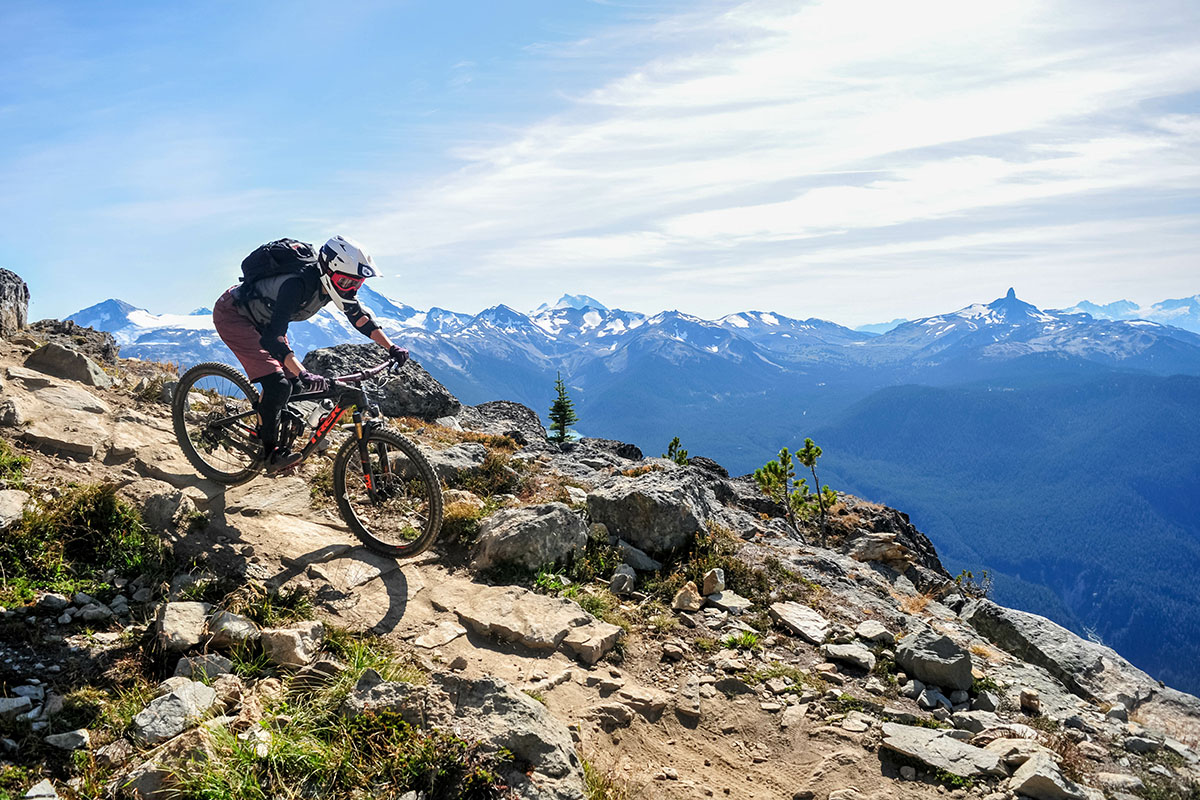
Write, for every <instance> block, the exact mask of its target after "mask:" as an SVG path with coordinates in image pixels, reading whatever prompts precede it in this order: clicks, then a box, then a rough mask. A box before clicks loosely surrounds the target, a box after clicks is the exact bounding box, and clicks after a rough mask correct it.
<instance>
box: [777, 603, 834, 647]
mask: <svg viewBox="0 0 1200 800" xmlns="http://www.w3.org/2000/svg"><path fill="white" fill-rule="evenodd" d="M770 613H771V619H773V620H775V621H776V622H777V623H779V624H780V625H782V626H783V627H785V628H787V629H788V630H790V631H791V632H792V633H794V634H796V635H797V636H800V637H801V638H803V639H805V640H807V641H808V642H810V643H811V644H823V643H824V641H825V637H826V636H828V635H829V620H827V619H825V618H824V617H823V616H821V615H820V614H818V613H817V612H816V611H813V610H812V609H811V608H809V607H808V606H806V605H804V604H802V603H796V602H793V601H790V600H789V601H787V602H784V603H772V604H771V608H770Z"/></svg>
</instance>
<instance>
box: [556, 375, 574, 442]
mask: <svg viewBox="0 0 1200 800" xmlns="http://www.w3.org/2000/svg"><path fill="white" fill-rule="evenodd" d="M554 391H555V392H557V393H558V396H557V397H555V399H554V404H553V405H551V406H550V441H552V442H565V441H566V440H567V436H568V434H569V429H570V427H571V425H573V424H574V423H576V422H578V421H579V416H578V415H577V414H576V413H575V403H574V402H572V401H571V398H570V397H568V396H567V387H566V384H564V383H563V381H562V373H561V372H560V373H558V378H557V379H556V380H555V381H554Z"/></svg>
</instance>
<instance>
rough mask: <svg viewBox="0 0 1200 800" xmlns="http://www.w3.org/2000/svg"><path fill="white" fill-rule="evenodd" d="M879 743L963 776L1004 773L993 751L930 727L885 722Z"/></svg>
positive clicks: (998, 758)
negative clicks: (881, 740) (961, 740)
mask: <svg viewBox="0 0 1200 800" xmlns="http://www.w3.org/2000/svg"><path fill="white" fill-rule="evenodd" d="M881 746H882V747H883V749H885V750H891V751H892V752H895V753H900V754H901V755H903V756H907V757H909V758H915V759H917V760H918V761H920V762H921V763H923V764H926V765H927V766H929V767H932V768H933V769H937V770H945V771H946V772H949V773H951V774H953V775H958V776H959V777H962V778H981V777H987V776H993V775H1004V774H1006V773H1005V769H1004V767H1003V766H1001V764H1000V757H999V756H997V755H996V754H995V753H991V752H988V751H987V750H984V749H983V748H980V747H974V746H973V745H969V744H966V743H965V742H960V741H958V740H957V739H954V738H952V737H950V736H947V735H945V734H944V733H942V732H941V731H936V730H930V729H929V728H918V727H915V726H911V725H899V724H897V723H894V722H885V723H884V725H883V742H882V743H881Z"/></svg>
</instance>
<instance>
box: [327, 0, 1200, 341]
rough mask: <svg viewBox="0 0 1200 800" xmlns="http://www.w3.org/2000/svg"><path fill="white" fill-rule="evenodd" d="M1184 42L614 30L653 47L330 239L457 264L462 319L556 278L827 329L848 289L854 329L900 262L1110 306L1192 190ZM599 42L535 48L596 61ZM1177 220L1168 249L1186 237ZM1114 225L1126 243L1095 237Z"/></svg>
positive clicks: (1155, 290)
mask: <svg viewBox="0 0 1200 800" xmlns="http://www.w3.org/2000/svg"><path fill="white" fill-rule="evenodd" d="M1198 29H1200V19H1198V17H1197V12H1196V11H1194V10H1193V9H1191V8H1190V7H1189V5H1188V4H1182V3H1173V2H1156V3H1151V4H1150V6H1149V7H1148V6H1146V5H1138V6H1137V7H1134V6H1130V5H1128V4H1120V3H1097V2H1076V1H1075V0H1063V1H1062V2H1054V3H1047V2H1033V0H1027V1H1026V2H1020V1H1019V0H1018V1H1017V2H1011V3H1000V4H977V3H962V2H953V1H951V0H917V1H916V2H911V3H902V4H901V3H894V2H889V1H888V0H825V1H824V2H810V3H806V4H802V5H797V4H794V3H784V2H749V3H742V4H736V5H734V4H728V3H718V4H711V5H707V6H704V7H703V8H702V9H700V10H698V11H690V12H687V13H684V14H680V15H676V16H671V17H667V18H661V19H656V20H649V21H647V22H645V23H644V24H641V25H639V26H636V27H635V28H634V29H632V30H631V29H629V28H623V29H621V30H620V31H619V35H620V36H622V37H623V38H624V40H625V41H626V42H634V43H640V44H642V45H645V44H647V43H650V44H652V45H653V48H652V49H653V50H654V53H653V54H650V53H646V54H644V56H643V58H642V60H641V61H640V63H639V64H638V66H637V67H636V68H633V69H630V70H629V71H627V72H626V74H623V75H621V76H620V77H618V78H616V79H614V80H612V81H609V82H608V83H606V84H604V85H602V86H597V87H595V88H594V89H593V90H591V91H588V92H584V93H582V94H580V95H578V96H577V97H575V98H573V100H572V103H571V107H570V108H569V109H568V110H567V111H565V112H563V113H561V114H558V115H555V116H553V117H550V118H546V119H542V120H540V121H537V122H534V123H532V124H529V125H527V126H526V127H524V128H522V129H520V130H518V131H513V132H511V133H509V134H507V135H503V136H500V137H497V138H495V140H494V141H492V142H490V143H485V144H483V145H480V144H478V143H476V144H474V145H470V146H467V145H460V146H456V147H454V148H452V154H453V155H454V156H455V157H456V158H458V159H459V161H460V163H461V168H460V169H459V170H458V171H457V172H455V173H452V174H448V175H445V176H443V177H441V178H440V179H438V180H434V181H430V182H427V183H424V184H422V185H418V186H413V187H406V188H405V189H404V190H403V191H400V192H397V193H396V194H395V195H394V196H393V197H391V198H390V199H389V201H388V203H387V205H386V207H382V208H379V209H377V210H376V211H375V212H373V213H371V214H369V215H367V216H365V217H363V218H360V219H357V220H353V221H351V224H352V225H353V226H354V227H355V228H356V230H357V231H358V235H359V236H360V238H362V239H363V240H364V241H369V242H372V243H373V244H374V246H375V247H376V248H377V249H379V250H381V251H383V252H382V255H384V256H385V257H386V258H387V259H388V260H389V261H393V262H394V263H396V264H398V265H407V266H408V268H410V269H412V270H414V274H419V275H425V276H427V277H428V279H430V280H436V278H433V277H430V276H431V275H432V272H431V271H432V270H436V269H437V268H438V265H443V267H449V268H447V269H446V273H449V272H455V273H458V274H457V275H455V276H453V277H449V276H447V277H445V278H444V280H446V281H447V284H446V285H449V283H448V282H449V281H451V280H456V281H458V283H457V284H456V285H455V290H456V291H461V292H463V294H464V296H463V303H464V305H472V304H474V305H476V306H480V305H486V304H488V303H489V302H496V301H501V300H503V301H505V302H510V303H512V304H521V303H525V304H531V303H532V302H533V301H535V300H537V299H539V298H540V296H541V295H543V294H545V293H546V289H545V286H546V285H547V282H548V281H553V283H554V285H556V286H557V285H561V286H563V287H564V288H566V287H570V288H572V289H574V290H581V291H587V292H588V293H590V294H594V295H596V296H600V297H601V299H604V300H606V301H609V300H612V301H616V302H625V303H626V304H628V305H635V306H638V307H646V306H649V307H652V308H653V307H656V306H660V305H672V306H679V307H681V308H686V309H688V310H693V311H698V312H701V313H710V314H716V313H722V312H726V311H731V310H735V309H737V308H742V307H749V306H757V307H773V308H778V309H780V310H782V311H787V312H793V313H803V314H809V313H814V314H822V315H829V314H827V313H826V311H825V309H823V308H822V307H821V305H822V304H823V305H824V306H825V307H826V308H828V307H829V305H830V304H831V303H832V302H833V301H834V300H835V299H836V298H838V297H839V296H840V295H844V294H845V293H847V292H852V293H853V294H854V295H855V297H856V300H857V302H856V304H854V307H853V308H851V309H849V310H850V311H851V313H852V314H853V315H854V316H856V317H858V318H859V319H861V320H865V319H870V318H873V317H876V316H879V317H881V318H882V317H888V316H891V315H894V314H896V313H909V312H908V308H907V307H904V306H903V300H904V298H903V297H898V296H897V294H896V286H895V285H894V282H893V281H891V280H890V279H888V280H879V281H876V280H873V279H872V276H873V275H875V274H880V275H888V274H891V270H889V266H900V265H903V268H904V270H906V271H908V272H909V273H910V277H911V279H912V283H913V285H920V286H922V287H927V290H928V291H930V292H932V293H933V295H932V296H930V295H928V294H926V295H924V296H923V298H922V299H924V300H927V301H929V302H935V301H936V302H941V303H951V304H952V303H954V302H962V301H966V300H974V299H980V298H979V297H978V293H979V291H980V289H979V286H980V285H981V279H982V278H989V277H993V278H994V279H995V281H996V282H998V283H1007V282H1008V281H1010V279H1015V278H1018V277H1025V276H1028V277H1029V278H1037V279H1038V281H1037V285H1036V286H1031V287H1029V289H1030V291H1033V292H1034V293H1035V296H1034V297H1033V299H1035V300H1040V301H1042V302H1045V303H1046V304H1066V303H1069V302H1073V301H1074V300H1075V299H1078V298H1076V297H1074V296H1070V297H1068V296H1062V293H1063V292H1071V293H1074V294H1079V293H1091V294H1093V295H1094V296H1096V297H1098V298H1107V297H1111V296H1112V292H1111V291H1110V290H1111V289H1114V288H1116V287H1118V286H1124V285H1125V284H1122V283H1121V281H1122V280H1123V277H1124V276H1125V275H1126V274H1128V271H1129V269H1130V267H1131V265H1130V264H1129V262H1128V259H1129V258H1130V255H1129V250H1131V249H1132V250H1134V251H1137V250H1139V248H1140V249H1141V250H1142V251H1143V252H1146V253H1161V248H1159V247H1157V246H1155V244H1154V242H1153V237H1155V236H1156V235H1158V234H1159V233H1160V232H1161V226H1162V224H1163V220H1164V218H1169V217H1171V216H1174V215H1177V214H1179V213H1182V212H1183V211H1184V210H1186V205H1185V204H1184V203H1183V202H1182V201H1193V204H1194V201H1195V199H1197V196H1198V195H1200V191H1198V190H1200V133H1198V131H1200V116H1198V115H1197V114H1196V113H1195V109H1188V108H1186V106H1184V107H1182V110H1181V109H1180V108H1179V107H1173V105H1172V99H1173V98H1174V99H1178V98H1186V96H1187V95H1188V93H1191V92H1195V91H1197V90H1200V50H1198V49H1197V48H1195V46H1194V41H1195V39H1194V36H1195V34H1196V32H1197V30H1198ZM616 35H618V32H615V31H614V32H601V33H599V34H597V35H596V36H594V37H590V38H589V39H588V40H586V41H581V42H577V43H575V44H573V45H571V46H559V47H558V48H557V49H556V50H555V51H552V55H550V56H547V57H555V58H567V57H570V58H573V59H587V58H593V59H598V60H599V59H603V58H605V57H606V52H607V51H606V49H605V48H606V46H605V44H604V42H606V41H608V42H611V41H612V37H613V36H616ZM629 46H636V45H629ZM1156 198H1158V199H1159V200H1160V201H1161V202H1159V203H1158V206H1159V208H1158V211H1157V213H1152V214H1146V213H1143V212H1137V213H1134V212H1131V211H1130V210H1128V209H1127V208H1123V206H1133V205H1137V204H1145V203H1152V202H1153V201H1154V200H1155V199H1156ZM1097 219H1106V220H1110V222H1096V220H1097ZM1111 221H1117V222H1120V223H1121V224H1120V225H1118V226H1115V227H1114V225H1113V224H1112V222H1111ZM1192 222H1195V218H1194V216H1193V217H1192ZM1192 227H1193V230H1194V231H1197V232H1196V233H1192V234H1190V235H1189V234H1188V233H1187V232H1186V227H1185V228H1183V229H1176V230H1175V234H1174V236H1175V239H1173V241H1177V240H1178V238H1179V237H1183V239H1184V240H1185V241H1187V242H1190V243H1191V245H1192V247H1193V249H1195V248H1196V246H1200V225H1193V226H1192ZM948 228H950V229H951V230H948ZM1117 228H1119V229H1120V230H1122V231H1123V234H1122V237H1123V238H1122V241H1123V242H1125V243H1127V244H1130V245H1132V247H1122V248H1117V249H1112V248H1110V247H1109V245H1111V244H1112V238H1113V237H1112V236H1111V235H1109V232H1110V231H1112V230H1115V229H1117ZM1031 230H1033V231H1037V235H1036V236H1033V237H1032V238H1031V237H1030V235H1029V232H1030V231H1031ZM973 237H974V238H973ZM982 241H987V242H990V243H991V245H990V246H989V248H981V246H980V242H982ZM1005 242H1012V243H1022V244H1019V245H1017V247H1016V248H1015V249H1016V250H1019V251H1020V252H1021V253H1022V255H1016V254H1015V253H1014V252H1013V248H1005V247H1003V246H1002V245H1003V244H1004V243H1005ZM1039 248H1040V250H1039ZM1064 248H1067V249H1070V248H1073V249H1074V250H1075V251H1076V252H1086V253H1088V254H1089V258H1090V260H1089V261H1088V262H1087V263H1081V262H1080V260H1079V259H1074V258H1066V257H1063V255H1064V254H1063V250H1064ZM929 251H936V252H937V253H939V255H938V257H937V258H932V257H928V258H923V257H920V256H918V255H916V254H919V253H923V252H924V253H926V254H927V253H928V252H929ZM1049 252H1053V253H1055V254H1056V255H1057V257H1058V258H1059V260H1058V261H1056V262H1055V263H1054V264H1048V263H1047V259H1046V258H1045V257H1044V253H1049ZM1161 257H1162V258H1163V261H1162V263H1161V265H1159V266H1160V267H1161V268H1158V267H1156V266H1155V265H1147V264H1145V263H1144V259H1142V260H1141V261H1139V266H1138V269H1139V271H1141V272H1142V274H1143V275H1144V276H1147V275H1148V276H1153V278H1154V280H1153V281H1150V282H1143V283H1142V284H1141V285H1139V286H1138V287H1136V288H1137V289H1138V294H1139V295H1140V296H1139V297H1135V298H1134V299H1144V300H1154V299H1159V298H1160V296H1163V295H1165V294H1169V293H1172V292H1179V293H1181V292H1183V291H1186V292H1187V293H1188V294H1191V293H1194V292H1195V291H1197V290H1200V286H1195V285H1192V284H1191V282H1192V281H1194V278H1193V275H1194V270H1191V271H1188V272H1187V273H1186V274H1185V271H1183V270H1181V269H1180V265H1179V263H1178V261H1177V260H1176V258H1175V257H1174V256H1168V255H1165V254H1164V255H1161ZM859 259H861V260H859ZM968 260H969V263H970V267H969V269H968V268H967V266H966V263H967V261H968ZM1035 265H1036V268H1035V269H1027V268H1026V267H1027V266H1028V267H1034V266H1035ZM1056 265H1057V266H1056ZM403 268H404V267H403V266H401V269H403ZM1046 270H1049V271H1050V272H1049V274H1047V272H1046ZM464 275H469V280H464V279H463V277H464ZM735 276H737V277H736V279H735ZM968 276H969V280H968V279H967V278H968ZM1019 288H1020V287H1019ZM651 290H652V291H654V292H656V293H657V295H658V296H655V297H648V296H647V294H646V293H647V292H648V291H651ZM1037 292H1044V293H1043V294H1042V296H1040V297H1039V296H1036V293H1037ZM639 298H641V299H640V301H639ZM631 300H632V301H633V302H629V301H631ZM840 305H846V304H845V303H840Z"/></svg>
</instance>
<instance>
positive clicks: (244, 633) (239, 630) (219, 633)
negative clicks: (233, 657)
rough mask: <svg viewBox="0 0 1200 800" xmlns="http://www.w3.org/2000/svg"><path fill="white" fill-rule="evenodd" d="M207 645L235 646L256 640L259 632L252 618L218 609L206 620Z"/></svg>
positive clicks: (259, 634)
mask: <svg viewBox="0 0 1200 800" xmlns="http://www.w3.org/2000/svg"><path fill="white" fill-rule="evenodd" d="M208 636H209V638H208V645H209V647H219V648H226V647H236V646H238V645H242V644H247V643H249V642H253V641H257V640H258V638H259V636H261V632H260V631H259V628H258V625H257V624H256V623H255V622H254V620H252V619H248V618H246V617H243V616H242V615H240V614H234V613H232V612H229V611H218V612H217V613H216V614H213V617H212V619H210V620H209V621H208Z"/></svg>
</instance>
